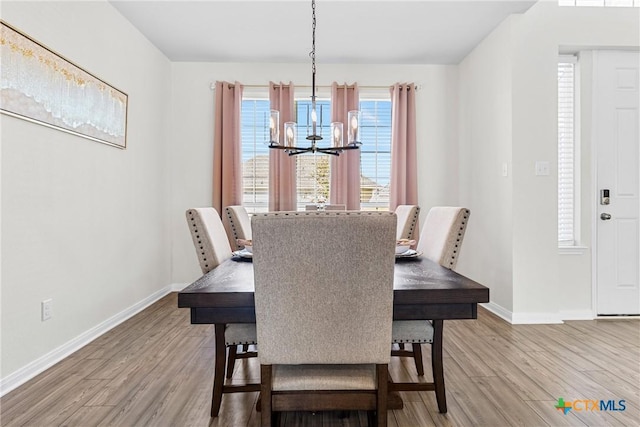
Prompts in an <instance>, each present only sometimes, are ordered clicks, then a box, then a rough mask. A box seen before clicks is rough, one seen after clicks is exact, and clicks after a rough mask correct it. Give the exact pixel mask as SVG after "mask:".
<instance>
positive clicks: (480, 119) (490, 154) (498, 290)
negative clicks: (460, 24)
mask: <svg viewBox="0 0 640 427" xmlns="http://www.w3.org/2000/svg"><path fill="white" fill-rule="evenodd" d="M517 18H518V17H517V16H512V17H510V18H509V19H507V20H506V21H505V22H503V23H502V24H501V25H500V26H499V27H498V28H496V30H494V31H493V32H492V33H491V34H490V35H489V36H488V37H487V38H486V39H485V40H484V41H483V42H482V43H481V44H480V45H479V46H478V47H477V48H476V49H475V50H474V51H473V52H472V53H471V54H470V55H468V56H467V57H466V58H465V59H464V61H462V62H461V63H460V66H459V68H460V109H459V111H460V123H459V126H460V204H461V205H463V206H466V207H468V208H469V209H470V210H471V217H470V218H469V224H468V227H467V232H466V234H465V241H464V250H462V252H461V257H460V262H459V263H458V268H457V270H458V271H459V272H461V273H462V274H465V275H468V276H469V277H472V278H473V279H475V280H477V281H479V282H480V283H482V284H485V285H486V286H488V287H489V288H490V289H491V291H490V295H491V301H492V302H494V303H495V304H498V305H499V306H501V307H503V308H505V309H507V310H513V307H512V300H513V295H512V269H511V265H512V243H511V242H512V206H513V200H512V198H513V195H512V186H513V178H512V162H511V132H512V130H511V97H512V91H511V85H512V76H511V61H510V57H511V51H512V31H513V26H514V25H515V24H514V20H516V19H517ZM504 167H506V176H504V175H503V168H504ZM488 266H490V267H489V268H487V267H488Z"/></svg>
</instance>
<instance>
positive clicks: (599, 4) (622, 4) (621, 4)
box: [558, 0, 640, 7]
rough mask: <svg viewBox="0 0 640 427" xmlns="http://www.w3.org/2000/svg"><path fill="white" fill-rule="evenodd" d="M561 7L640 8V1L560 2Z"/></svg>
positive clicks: (593, 0) (586, 0) (572, 0)
mask: <svg viewBox="0 0 640 427" xmlns="http://www.w3.org/2000/svg"><path fill="white" fill-rule="evenodd" d="M558 5H560V6H596V7H640V0H558Z"/></svg>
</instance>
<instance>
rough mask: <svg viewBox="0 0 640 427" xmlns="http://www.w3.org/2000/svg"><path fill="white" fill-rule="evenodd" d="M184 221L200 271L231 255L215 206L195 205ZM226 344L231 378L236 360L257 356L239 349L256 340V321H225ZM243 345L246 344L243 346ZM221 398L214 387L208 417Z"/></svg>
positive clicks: (215, 413)
mask: <svg viewBox="0 0 640 427" xmlns="http://www.w3.org/2000/svg"><path fill="white" fill-rule="evenodd" d="M186 217H187V223H188V225H189V231H190V232H191V238H192V239H193V244H194V246H195V248H196V253H197V255H198V261H199V263H200V268H201V269H202V274H207V273H208V272H209V271H211V270H213V269H214V268H216V267H217V266H218V265H220V264H222V263H223V262H225V261H226V260H228V259H229V258H231V255H232V253H231V246H230V245H229V239H228V237H227V232H226V231H225V229H224V225H223V224H222V219H221V218H220V215H219V214H218V211H217V210H216V209H215V208H194V209H188V210H187V212H186ZM224 337H225V344H226V346H227V348H228V349H229V356H228V358H227V363H226V365H227V375H226V377H227V378H231V376H232V374H233V369H234V366H235V361H236V359H246V358H249V357H256V356H257V352H255V351H238V348H237V347H238V345H243V346H249V345H255V344H256V343H257V337H256V324H255V323H231V324H228V325H227V326H226V328H225V331H224ZM245 348H246V347H245ZM224 365H225V364H224V363H223V364H221V365H220V366H221V367H222V371H221V372H218V370H217V369H218V366H219V365H218V364H217V363H216V372H215V373H214V378H215V377H216V376H218V375H224ZM221 401H222V391H216V389H215V388H214V392H213V397H212V400H211V416H212V417H216V416H218V411H219V410H220V403H221Z"/></svg>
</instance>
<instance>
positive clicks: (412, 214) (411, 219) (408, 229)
mask: <svg viewBox="0 0 640 427" xmlns="http://www.w3.org/2000/svg"><path fill="white" fill-rule="evenodd" d="M395 213H396V216H397V217H398V226H397V229H396V240H400V239H408V240H411V239H413V234H414V232H415V230H416V227H417V225H418V218H419V215H420V206H417V205H398V206H397V207H396V209H395Z"/></svg>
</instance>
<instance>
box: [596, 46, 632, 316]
mask: <svg viewBox="0 0 640 427" xmlns="http://www.w3.org/2000/svg"><path fill="white" fill-rule="evenodd" d="M639 75H640V58H639V55H638V52H617V51H598V52H595V54H594V93H593V105H594V110H593V111H594V115H593V123H594V134H593V135H594V142H595V147H596V150H595V155H596V164H597V166H596V182H597V190H596V191H598V194H597V209H596V218H595V220H596V221H597V223H596V224H597V225H596V229H597V233H596V245H597V247H596V259H597V261H596V271H597V274H596V281H597V283H596V301H597V303H596V311H597V314H598V315H614V314H622V315H625V314H627V315H628V314H640V287H639V278H640V227H639V224H638V219H639V216H640V213H639V211H640V204H639V200H640V199H639V197H638V196H639V192H640V172H639V170H640V169H639V165H640V148H639V146H640V134H639V132H638V128H639V125H638V122H639V119H640V113H639V111H640V109H639V108H638V100H639V98H640V92H639V90H638V87H639V86H640V81H639ZM605 191H608V196H609V198H608V202H609V204H604V203H606V201H605V200H604V197H605V196H606V194H604V192H605Z"/></svg>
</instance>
